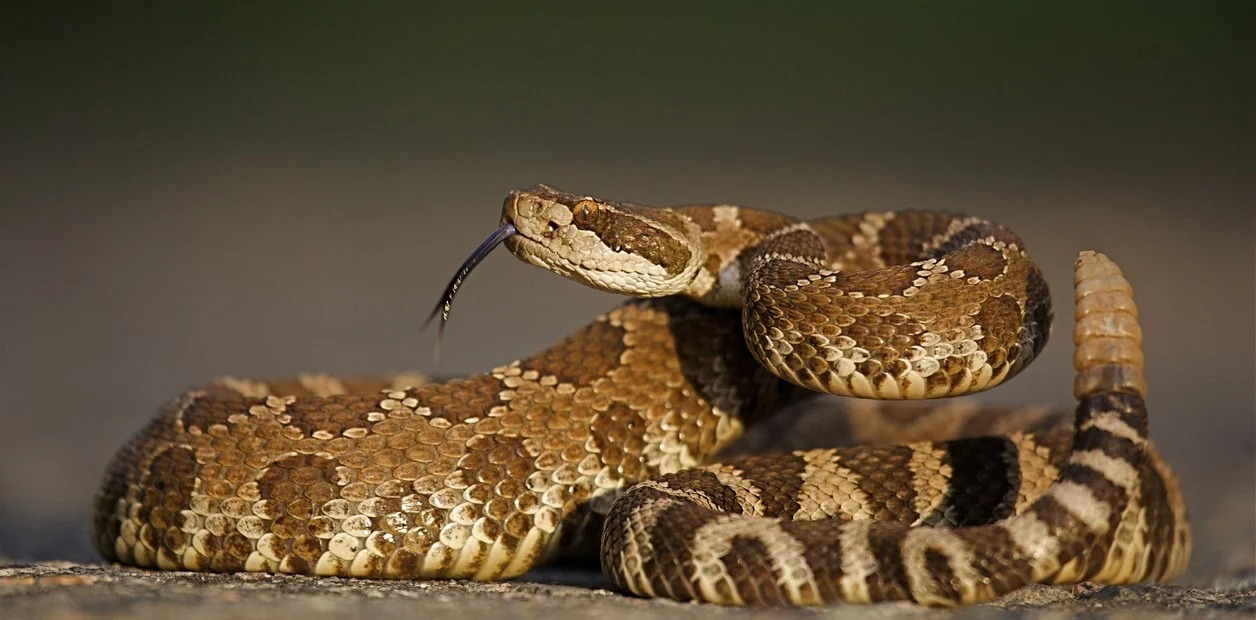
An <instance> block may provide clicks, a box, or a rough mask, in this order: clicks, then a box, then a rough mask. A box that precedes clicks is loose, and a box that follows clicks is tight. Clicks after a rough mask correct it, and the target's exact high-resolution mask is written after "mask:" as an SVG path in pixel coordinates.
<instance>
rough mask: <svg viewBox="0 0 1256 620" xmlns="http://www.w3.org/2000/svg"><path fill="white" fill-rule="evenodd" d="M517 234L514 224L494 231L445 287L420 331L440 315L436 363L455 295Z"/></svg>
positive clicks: (435, 355)
mask: <svg viewBox="0 0 1256 620" xmlns="http://www.w3.org/2000/svg"><path fill="white" fill-rule="evenodd" d="M515 232H516V230H515V226H514V224H502V227H501V228H498V229H497V230H495V231H493V234H491V235H489V236H488V239H485V240H484V241H482V242H480V245H479V246H478V247H476V248H475V251H474V252H471V255H470V256H468V257H467V260H465V261H463V262H462V266H461V267H459V268H458V272H457V273H455V274H454V277H453V279H451V280H450V281H449V284H447V285H446V286H445V292H444V293H441V296H440V301H439V302H437V304H436V307H435V308H432V313H431V314H429V315H427V320H426V321H423V327H422V328H421V329H420V330H419V331H422V330H425V329H427V326H428V325H431V324H432V320H433V319H435V318H436V316H437V315H440V327H438V328H437V330H436V349H435V352H434V358H433V359H434V361H435V362H436V363H439V362H440V347H441V341H442V340H444V338H445V323H447V322H449V312H450V310H452V309H453V306H454V295H457V294H458V288H459V287H461V286H462V281H463V280H466V279H467V276H469V275H471V270H472V269H475V266H476V265H478V264H480V261H482V260H484V257H485V256H488V254H489V252H492V251H493V249H494V248H496V247H497V246H499V245H501V242H503V241H505V240H506V238H507V237H509V236H511V235H513V234H515Z"/></svg>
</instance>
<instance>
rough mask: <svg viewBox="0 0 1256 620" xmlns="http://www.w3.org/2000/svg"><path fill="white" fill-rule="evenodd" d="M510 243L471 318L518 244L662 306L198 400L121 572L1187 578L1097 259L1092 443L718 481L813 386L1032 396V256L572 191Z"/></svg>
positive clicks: (952, 234) (710, 585) (964, 589)
mask: <svg viewBox="0 0 1256 620" xmlns="http://www.w3.org/2000/svg"><path fill="white" fill-rule="evenodd" d="M501 224H502V228H501V229H500V230H499V231H498V233H497V234H495V235H494V237H492V238H490V240H489V241H488V242H486V245H485V246H482V247H481V250H480V251H477V254H476V255H473V259H472V260H471V261H469V262H468V265H469V266H464V270H463V271H462V273H460V275H459V277H458V278H457V279H455V281H454V282H453V283H452V284H451V287H450V290H449V291H448V292H447V296H446V303H445V306H444V309H445V310H446V312H447V311H448V308H449V303H450V302H451V301H452V294H453V292H454V291H455V290H456V288H457V285H458V284H459V283H460V282H461V277H462V276H465V275H466V273H467V272H469V270H470V266H473V265H474V262H475V261H476V260H478V258H477V257H478V256H482V255H483V254H486V253H487V252H488V251H489V250H491V249H492V246H494V245H496V244H497V243H498V242H500V241H502V240H504V241H505V244H506V246H507V247H508V248H509V249H510V251H512V252H513V253H514V254H516V255H517V256H519V257H520V258H522V259H524V260H526V261H528V262H531V263H534V264H537V265H540V266H542V267H545V268H546V269H549V270H551V271H554V272H557V273H559V274H561V275H565V276H567V277H569V278H571V279H573V280H576V281H579V282H582V283H584V284H588V285H590V286H594V287H596V288H600V289H604V290H611V291H616V292H621V293H627V294H630V295H633V296H636V297H640V298H641V299H636V300H632V301H629V302H627V303H625V304H624V305H622V306H620V307H618V308H616V309H614V310H612V311H610V312H609V313H607V314H605V315H604V316H601V317H599V318H598V319H597V320H596V321H594V322H593V323H591V324H589V325H587V326H585V327H583V328H581V329H580V330H578V331H577V332H575V333H574V334H572V335H571V336H569V337H567V338H566V339H564V340H562V341H561V342H559V343H557V344H555V345H553V346H551V347H550V348H548V349H546V350H544V351H542V352H541V353H539V354H537V355H534V356H533V357H530V358H527V359H524V360H521V361H516V362H513V363H510V364H507V365H505V366H501V367H499V368H496V369H494V370H492V371H491V372H488V373H485V374H481V375H475V376H470V377H466V378H459V379H453V380H450V381H445V382H426V381H424V380H423V378H422V377H419V376H414V375H399V376H392V377H377V378H338V377H332V376H327V375H303V376H300V377H297V378H294V379H287V380H277V381H260V380H251V379H241V378H230V377H229V378H223V379H219V380H217V381H215V382H212V383H210V384H208V385H206V386H203V387H200V388H197V389H193V390H191V391H188V392H186V393H184V394H183V395H181V396H179V397H178V398H176V399H174V400H173V401H171V402H170V403H169V404H168V405H166V406H165V407H164V408H163V409H162V410H161V411H160V412H159V414H158V415H157V416H156V417H155V418H154V419H153V420H152V421H151V422H150V423H149V424H148V425H147V426H145V427H144V428H143V429H142V430H141V431H140V432H139V433H138V434H137V435H136V436H135V437H134V438H133V439H132V440H131V441H130V442H129V443H128V444H126V445H125V446H124V447H123V448H122V449H121V450H120V451H119V452H118V453H117V455H116V456H115V458H114V460H113V462H112V463H111V465H110V466H109V468H108V471H107V473H106V475H105V478H104V481H103V484H102V487H101V490H100V492H99V493H98V495H97V498H96V502H95V512H94V514H95V517H94V540H95V543H96V545H97V547H98V548H99V550H100V552H101V553H102V554H103V555H104V556H105V557H107V558H109V559H111V560H115V561H119V562H124V563H128V564H134V565H138V566H144V567H154V568H160V569H169V570H199V571H270V572H282V573H302V574H314V575H340V576H354V577H377V578H401V579H425V578H473V579H480V580H491V579H506V578H510V577H513V576H517V575H520V574H522V573H524V572H525V571H527V570H528V569H530V568H532V567H534V566H536V565H538V564H539V563H541V562H543V561H546V560H548V559H550V558H552V557H555V556H557V555H562V554H565V553H569V552H572V551H573V550H574V549H578V548H583V547H588V546H590V543H600V544H598V547H599V548H600V557H601V562H602V567H603V571H604V572H605V574H606V576H607V577H608V579H609V580H610V581H611V582H612V583H613V584H615V585H616V586H618V587H620V588H622V589H624V590H627V591H629V592H632V593H636V594H638V595H642V596H663V597H671V598H674V599H679V600H698V601H707V602H715V603H724V604H787V605H811V604H821V603H830V602H839V601H844V602H872V601H885V600H901V599H906V600H913V601H917V602H919V603H923V604H929V605H951V604H958V603H973V602H978V601H982V600H987V599H990V598H992V597H995V596H998V595H1000V594H1002V593H1005V592H1008V591H1010V590H1013V589H1016V588H1018V587H1021V586H1023V585H1025V584H1028V583H1034V582H1043V583H1070V582H1078V581H1082V580H1093V581H1100V582H1104V583H1131V582H1137V581H1143V580H1165V579H1170V578H1172V577H1173V576H1175V575H1177V574H1178V573H1180V572H1181V571H1182V570H1183V568H1184V567H1185V564H1186V561H1187V558H1188V556H1189V528H1188V524H1187V517H1186V513H1185V508H1184V503H1183V500H1182V497H1181V494H1180V492H1179V490H1178V486H1177V483H1176V481H1175V479H1174V477H1173V474H1172V473H1171V472H1170V471H1169V469H1168V467H1167V466H1166V464H1165V463H1164V462H1163V461H1162V460H1161V459H1160V457H1159V456H1158V454H1157V453H1156V450H1155V448H1154V446H1153V445H1152V444H1151V443H1150V442H1149V441H1148V438H1147V412H1146V407H1145V403H1144V395H1145V392H1146V387H1145V384H1144V381H1143V375H1142V367H1143V359H1142V352H1141V332H1140V329H1139V326H1138V322H1137V309H1136V307H1135V306H1134V303H1133V297H1132V294H1133V292H1132V289H1131V288H1130V286H1129V284H1128V283H1127V282H1126V281H1125V279H1124V278H1123V276H1122V275H1121V272H1120V270H1119V269H1118V268H1117V266H1116V265H1115V264H1114V263H1112V262H1111V261H1109V260H1108V259H1107V258H1106V257H1104V256H1103V255H1101V254H1096V253H1093V252H1083V253H1082V254H1081V256H1080V258H1079V259H1078V262H1077V265H1076V268H1075V304H1076V309H1077V312H1076V314H1077V317H1078V320H1077V323H1076V326H1075V329H1074V341H1075V345H1076V354H1075V366H1076V369H1077V375H1076V382H1075V385H1074V393H1075V395H1076V397H1077V399H1078V405H1077V409H1076V415H1075V420H1074V423H1073V424H1071V425H1070V424H1066V425H1064V426H1062V427H1058V426H1057V427H1053V428H1047V429H1044V428H1027V429H1019V430H1007V429H1003V430H998V431H996V432H992V433H990V434H984V435H983V434H981V433H980V432H979V431H977V430H974V429H970V432H966V433H958V434H956V433H952V436H950V437H947V436H941V437H936V438H933V440H931V441H919V440H912V441H910V442H908V443H897V444H896V443H893V442H894V441H895V440H896V438H895V437H893V433H890V435H889V437H887V441H888V442H890V443H879V444H877V445H863V446H855V447H850V448H843V449H829V450H815V451H805V452H793V453H787V454H773V455H750V456H742V457H737V458H732V459H729V460H724V461H717V462H713V457H714V456H715V455H716V453H717V452H719V451H720V450H721V448H723V447H725V446H726V445H728V444H729V443H730V442H731V441H732V440H734V439H735V438H736V437H738V436H739V435H740V434H741V433H742V431H743V429H744V428H745V427H746V426H747V425H749V424H753V423H755V422H756V421H759V420H761V419H763V418H764V417H765V416H767V415H768V414H770V413H771V412H772V411H775V410H777V409H779V408H780V407H782V406H784V405H786V404H788V403H791V402H794V401H796V400H797V399H799V398H800V397H802V395H804V394H807V393H810V391H812V390H818V391H820V392H827V393H831V394H837V395H843V396H856V397H864V398H874V399H888V400H893V399H920V398H931V397H940V396H952V395H957V394H964V393H969V392H975V391H978V390H983V389H986V388H989V387H992V386H994V385H996V384H998V383H1000V382H1001V381H1003V380H1005V379H1007V378H1009V377H1011V376H1012V375H1014V374H1016V373H1017V372H1018V371H1019V370H1020V369H1021V368H1023V367H1024V366H1025V364H1026V363H1028V362H1029V361H1030V359H1031V358H1033V356H1034V355H1035V354H1036V353H1037V352H1038V351H1039V350H1040V349H1041V348H1042V346H1043V344H1044V343H1045V342H1046V339H1047V334H1048V328H1049V322H1050V319H1051V311H1050V304H1049V301H1048V295H1047V288H1046V284H1045V281H1044V280H1043V278H1042V275H1041V273H1040V272H1039V270H1038V268H1037V267H1036V266H1034V265H1033V263H1032V262H1031V261H1030V259H1029V257H1028V254H1027V253H1026V252H1025V249H1024V245H1023V244H1022V242H1021V241H1020V240H1019V239H1018V238H1017V237H1016V236H1015V235H1014V234H1013V233H1011V232H1010V231H1008V230H1007V229H1005V228H1003V227H1001V226H999V225H996V224H993V223H990V222H988V221H985V220H981V219H977V218H971V217H965V216H960V215H948V214H943V213H932V212H910V211H907V212H888V213H864V214H856V215H847V216H836V217H828V218H821V219H818V220H812V221H807V222H803V221H797V220H795V219H792V218H789V217H787V216H784V215H780V214H776V213H771V212H766V211H757V210H752V209H747V208H742V207H736V206H731V205H705V206H684V207H675V208H650V207H644V206H639V205H635V204H629V203H616V202H610V201H605V200H601V199H597V198H593V197H590V196H582V195H574V194H567V193H563V192H561V191H558V190H556V189H554V188H551V187H547V186H535V187H533V188H530V189H528V190H517V191H513V192H511V193H510V195H509V196H508V197H507V199H506V201H505V206H504V209H503V215H502V221H501ZM799 388H807V389H799ZM876 408H877V409H879V408H881V406H876ZM886 411H887V414H886V415H889V413H888V412H889V411H890V408H886ZM904 426H906V424H904ZM944 435H945V433H944ZM599 527H600V528H601V529H600V541H599V540H598V538H599V530H598V528H599Z"/></svg>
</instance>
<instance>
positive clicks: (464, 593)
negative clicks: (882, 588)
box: [0, 562, 1256, 620]
mask: <svg viewBox="0 0 1256 620" xmlns="http://www.w3.org/2000/svg"><path fill="white" fill-rule="evenodd" d="M0 609H3V610H5V613H4V615H5V617H6V618H47V619H49V620H53V619H56V620H62V619H66V620H68V619H76V620H79V619H89V618H127V619H128V620H146V619H149V618H153V619H167V618H175V619H178V620H200V619H202V618H235V619H240V620H247V619H251V618H259V619H262V618H265V619H267V620H272V619H275V618H301V619H302V620H316V619H320V618H371V619H372V620H390V619H393V618H397V619H405V620H414V619H416V618H419V619H427V618H442V617H446V618H449V619H450V620H478V619H480V618H484V619H491V620H498V619H500V618H505V617H521V618H544V619H546V620H566V619H567V618H589V617H596V618H598V619H599V620H621V619H632V620H653V619H655V618H659V619H662V618H675V617H677V616H679V615H681V614H683V615H684V616H686V617H688V618H694V619H701V618H736V617H747V616H756V617H757V616H762V617H780V618H899V617H903V618H944V617H955V618H1066V617H1075V616H1083V617H1103V618H1180V617H1189V618H1203V617H1208V618H1251V617H1253V616H1254V615H1256V572H1247V573H1246V574H1243V575H1239V576H1233V577H1230V578H1225V579H1218V580H1215V581H1214V582H1213V583H1211V584H1209V585H1208V586H1207V587H1202V586H1201V587H1191V586H1188V585H1154V586H1152V585H1139V586H1126V587H1116V586H1095V585H1090V584H1082V585H1079V586H1075V587H1072V588H1059V587H1047V586H1034V587H1029V588H1024V589H1022V590H1020V591H1017V592H1013V593H1012V594H1010V595H1008V596H1005V597H1003V598H1001V599H999V600H997V601H994V602H992V603H990V604H987V605H978V606H973V607H965V608H960V609H957V610H939V609H926V608H923V607H917V606H914V605H910V604H906V603H891V604H881V605H871V606H845V607H830V608H825V609H805V610H770V611H766V610H745V609H733V608H722V607H716V606H710V605H696V604H682V603H674V602H670V601H657V600H643V599H638V598H633V597H630V596H626V595H623V594H621V593H618V592H615V591H613V590H611V589H609V588H608V587H606V584H605V582H603V581H602V580H601V578H600V576H599V575H597V574H596V573H593V572H587V571H581V570H573V569H557V568H556V569H547V570H544V571H536V572H534V573H531V574H529V575H527V576H526V578H525V579H521V580H517V581H512V582H507V583H474V582H465V581H429V582H399V581H370V580H364V579H337V578H310V577H297V576H286V575H262V574H252V573H239V574H230V575H217V574H198V573H171V572H153V571H143V570H138V569H132V568H122V567H116V566H100V565H84V564H73V563H68V562H54V563H41V564H0Z"/></svg>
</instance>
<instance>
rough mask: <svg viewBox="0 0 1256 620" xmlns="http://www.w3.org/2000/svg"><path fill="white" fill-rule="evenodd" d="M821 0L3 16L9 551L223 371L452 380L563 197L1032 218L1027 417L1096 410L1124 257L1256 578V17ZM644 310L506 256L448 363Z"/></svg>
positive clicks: (1184, 423)
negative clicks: (526, 205) (540, 202)
mask: <svg viewBox="0 0 1256 620" xmlns="http://www.w3.org/2000/svg"><path fill="white" fill-rule="evenodd" d="M817 5H818V3H817V4H811V3H798V4H769V3H744V2H717V3H699V2H685V3H655V4H650V3H645V4H637V3H634V4H633V5H632V7H631V8H629V6H628V5H626V4H611V3H596V4H592V5H586V4H579V3H561V4H550V3H526V4H525V3H511V4H506V3H500V4H498V3H483V4H481V3H444V4H442V5H440V6H436V5H435V4H434V3H433V4H424V3H409V2H395V3H379V2H373V3H350V2H344V3H314V2H303V3H292V4H277V3H205V4H193V3H183V2H152V3H108V6H106V4H105V3H99V4H96V3H83V4H67V3H61V4H57V3H50V4H42V5H39V7H38V8H37V7H34V6H32V7H20V6H18V5H17V4H16V3H14V4H10V5H6V8H4V9H3V11H4V16H3V18H2V19H0V22H2V23H0V35H2V39H3V40H2V42H0V46H2V47H3V49H2V50H0V51H3V58H4V62H3V63H2V66H0V71H2V72H3V73H2V75H3V82H2V83H0V106H2V108H0V118H2V119H3V125H2V126H0V132H2V133H0V209H2V211H0V438H2V440H3V442H2V444H0V445H2V446H3V448H0V556H3V555H7V556H9V557H12V558H18V559H91V558H93V557H94V554H93V552H92V550H91V548H90V546H89V545H88V542H87V534H86V524H87V511H88V507H89V502H90V497H91V494H92V492H93V490H94V487H95V485H96V483H97V481H98V478H99V476H100V473H101V472H102V470H103V467H104V465H105V463H106V461H107V459H108V458H109V456H110V454H111V453H112V451H113V450H114V449H115V448H116V447H117V446H119V445H120V444H121V443H122V442H123V441H124V440H125V439H126V437H127V436H128V435H129V434H130V433H132V432H134V431H135V430H136V429H137V428H138V427H139V426H140V425H141V424H142V423H143V422H144V420H145V419H146V418H147V417H148V416H149V415H150V414H151V413H152V412H153V411H154V410H155V409H156V407H157V406H159V405H160V404H161V403H162V402H163V401H164V400H165V399H167V398H169V397H171V396H173V395H175V394H177V393H178V392H179V391H181V390H182V389H184V388H186V387H189V386H191V385H194V384H197V383H199V382H202V381H204V380H206V379H207V378H209V377H212V376H215V375H219V374H223V373H238V374H245V375H265V376H273V375H277V374H288V373H292V372H296V371H299V370H328V371H334V372H372V371H378V370H383V369H402V368H419V369H423V370H431V369H432V365H431V362H430V360H431V346H432V342H431V336H430V335H426V336H420V335H419V333H418V326H419V323H420V322H421V320H422V318H423V317H424V316H426V313H427V311H428V309H429V308H430V305H431V304H432V303H433V302H434V301H435V298H436V296H437V295H438V293H439V291H440V289H441V287H442V286H443V284H444V282H445V280H446V279H447V277H448V276H449V275H450V274H451V273H452V271H453V269H454V268H455V267H456V265H457V264H458V263H459V262H460V260H461V258H462V257H463V256H465V254H466V253H467V252H468V251H469V250H470V249H471V248H472V247H474V245H475V244H476V243H477V242H478V241H479V240H480V239H481V238H483V236H485V235H486V234H487V233H488V231H489V230H490V229H491V228H492V227H493V226H494V225H495V223H496V222H497V217H498V209H499V205H500V201H501V199H502V197H503V196H504V194H505V193H506V191H507V190H509V189H510V188H513V187H519V186H527V185H531V184H533V183H537V182H547V183H552V184H555V185H558V186H560V187H563V188H567V189H570V190H573V191H578V192H587V193H593V194H598V195H602V196H606V197H610V198H615V199H624V200H635V201H640V202H646V203H657V204H667V203H680V202H710V201H727V202H737V203H742V204H747V205H754V206H759V207H766V208H774V209H778V210H781V211H786V212H789V213H792V214H797V215H800V216H813V215H819V214H824V213H835V212H846V211H860V210H865V209H889V208H908V207H914V208H937V209H950V210H959V211H967V212H971V213H975V214H979V215H983V216H987V217H991V218H994V219H997V220H999V221H1002V222H1004V223H1006V224H1008V225H1010V226H1012V227H1013V228H1014V229H1016V230H1017V231H1019V232H1020V234H1021V235H1022V236H1023V237H1024V238H1025V239H1026V241H1027V243H1028V244H1029V246H1030V248H1031V249H1032V250H1033V251H1034V253H1035V255H1036V256H1037V258H1038V260H1039V262H1040V263H1041V264H1042V265H1043V266H1044V268H1045V270H1046V272H1047V274H1048V277H1049V279H1050V282H1051V284H1052V287H1053V290H1054V291H1055V294H1056V300H1057V336H1056V338H1055V340H1054V342H1052V343H1051V345H1050V346H1049V347H1048V352H1047V354H1046V355H1045V356H1044V357H1043V358H1042V359H1040V360H1039V361H1038V362H1037V363H1036V364H1035V365H1034V366H1032V367H1031V368H1030V369H1029V370H1027V371H1026V372H1025V373H1024V374H1023V375H1022V376H1021V377H1019V378H1017V379H1016V380H1014V381H1012V382H1011V383H1009V384H1007V385H1005V386H1003V387H1001V388H1000V389H997V390H994V391H993V392H991V393H989V394H987V395H985V396H984V398H985V399H986V400H989V401H993V402H999V403H1013V402H1038V401H1043V402H1058V403H1062V404H1067V402H1068V400H1069V396H1070V389H1071V368H1070V361H1069V360H1070V356H1071V350H1070V343H1069V339H1068V337H1067V334H1068V330H1069V329H1070V328H1069V325H1070V321H1071V309H1070V308H1069V299H1070V294H1069V287H1070V282H1071V264H1072V260H1073V257H1074V256H1075V254H1076V252H1077V251H1078V250H1081V249H1084V248H1097V249H1101V250H1103V251H1105V252H1107V253H1109V254H1110V255H1111V256H1112V257H1113V258H1115V259H1116V260H1118V261H1120V262H1121V264H1122V265H1123V266H1124V267H1125V270H1126V273H1127V275H1128V276H1129V277H1130V278H1131V280H1132V281H1133V282H1134V284H1135V287H1136V289H1137V291H1138V298H1139V301H1140V304H1141V308H1142V311H1143V313H1142V316H1143V325H1144V329H1145V332H1146V335H1147V341H1146V350H1147V355H1148V364H1149V375H1150V382H1151V386H1152V387H1151V404H1152V406H1153V410H1152V414H1153V416H1152V425H1153V435H1154V437H1155V438H1156V440H1157V442H1158V443H1159V444H1160V445H1161V446H1162V449H1163V452H1164V453H1165V454H1166V456H1167V458H1168V459H1169V460H1170V461H1171V462H1172V463H1173V464H1174V466H1175V467H1176V468H1177V470H1178V471H1179V473H1180V475H1181V478H1182V481H1183V484H1184V486H1185V489H1186V494H1187V496H1188V498H1189V501H1190V503H1191V508H1192V511H1193V514H1194V518H1195V524H1196V526H1195V532H1196V538H1197V540H1198V546H1197V553H1196V557H1195V562H1194V564H1193V571H1194V573H1195V574H1196V575H1207V574H1215V573H1216V572H1218V571H1227V570H1231V569H1234V568H1236V567H1238V568H1242V567H1250V566H1251V565H1253V564H1256V497H1254V496H1256V456H1254V454H1256V393H1254V387H1253V386H1254V385H1256V370H1254V367H1256V332H1254V323H1256V301H1254V289H1256V285H1254V283H1253V273H1256V216H1254V215H1253V202H1254V196H1256V184H1254V182H1253V170H1254V162H1256V157H1254V154H1256V150H1254V148H1253V140H1252V138H1253V123H1252V120H1253V103H1254V102H1253V96H1252V95H1253V90H1252V86H1251V84H1252V76H1253V75H1256V70H1254V69H1256V67H1254V66H1253V58H1256V51H1254V49H1253V45H1252V44H1251V43H1250V39H1251V29H1252V25H1253V23H1256V20H1253V11H1252V10H1251V9H1250V8H1248V7H1249V6H1250V4H1249V3H1233V4H1224V3H1176V4H1168V3H1164V4H1161V3H1150V2H1148V3H1144V2H1129V3H1116V2H1104V3H1089V2H1086V3H1059V2H1056V3H1049V4H1048V3H1042V4H1040V5H1037V6H1031V5H1029V4H1028V3H986V2H958V3H936V2H895V3H850V4H844V3H831V4H827V5H823V6H817ZM614 303H616V300H615V299H614V298H612V297H610V296H607V295H605V294H601V293H596V292H593V291H588V290H584V289H580V288H578V287H576V286H575V285H573V284H570V283H568V282H566V281H562V280H561V279H559V278H557V277H554V276H552V275H548V274H545V273H542V272H540V271H538V270H536V269H533V268H530V267H527V266H524V265H522V264H520V263H518V262H517V261H514V260H513V259H511V258H509V257H508V256H507V255H506V254H505V253H502V254H500V255H499V256H494V257H493V258H492V259H490V260H489V262H488V264H486V265H485V266H484V267H482V268H481V269H480V270H479V271H478V272H477V273H476V275H475V276H474V277H473V278H472V279H471V280H470V282H469V284H468V285H467V287H466V288H465V291H464V294H463V295H462V296H461V297H460V300H459V307H458V309H457V310H458V312H457V313H456V315H455V318H454V321H453V322H452V323H451V325H450V328H449V332H448V337H447V339H446V342H445V347H444V351H445V354H444V359H443V360H442V365H441V368H440V370H441V371H443V372H470V371H477V370H483V369H485V368H487V367H490V366H492V365H495V364H498V363H501V362H505V361H507V360H509V359H513V358H514V357H517V356H520V355H523V354H526V353H530V352H532V351H533V350H535V349H537V348H539V347H541V346H543V345H544V344H545V343H547V342H549V341H551V340H553V339H555V338H557V337H559V336H561V335H562V334H564V333H566V332H568V331H570V330H571V329H572V328H573V327H574V326H576V325H579V324H581V323H582V322H584V321H585V320H587V319H589V318H590V317H591V316H593V315H594V314H595V313H597V312H599V311H601V310H604V309H606V308H609V307H610V306H612V305H613V304H614ZM1061 334H1063V335H1061Z"/></svg>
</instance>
